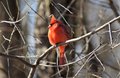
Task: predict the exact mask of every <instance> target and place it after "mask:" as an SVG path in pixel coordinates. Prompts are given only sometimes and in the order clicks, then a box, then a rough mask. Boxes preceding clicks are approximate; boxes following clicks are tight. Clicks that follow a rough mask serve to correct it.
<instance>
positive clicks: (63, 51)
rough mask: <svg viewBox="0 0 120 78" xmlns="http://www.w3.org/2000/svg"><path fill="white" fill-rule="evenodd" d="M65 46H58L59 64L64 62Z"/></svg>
mask: <svg viewBox="0 0 120 78" xmlns="http://www.w3.org/2000/svg"><path fill="white" fill-rule="evenodd" d="M65 47H66V46H59V51H60V56H59V65H63V64H65V56H64V53H65Z"/></svg>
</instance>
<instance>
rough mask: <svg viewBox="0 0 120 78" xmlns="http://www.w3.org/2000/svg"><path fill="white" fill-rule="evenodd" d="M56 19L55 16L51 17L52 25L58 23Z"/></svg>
mask: <svg viewBox="0 0 120 78" xmlns="http://www.w3.org/2000/svg"><path fill="white" fill-rule="evenodd" d="M56 20H57V19H56V18H55V16H54V15H51V20H50V24H53V23H55V22H56Z"/></svg>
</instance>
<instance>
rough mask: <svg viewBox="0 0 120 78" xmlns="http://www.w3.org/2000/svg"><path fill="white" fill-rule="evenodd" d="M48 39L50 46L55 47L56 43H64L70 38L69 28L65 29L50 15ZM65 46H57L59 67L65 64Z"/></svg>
mask: <svg viewBox="0 0 120 78" xmlns="http://www.w3.org/2000/svg"><path fill="white" fill-rule="evenodd" d="M48 28H49V30H48V38H49V42H50V44H51V45H56V44H57V43H61V42H65V41H66V40H68V39H70V38H71V33H70V28H68V27H66V26H65V25H64V24H63V23H62V22H61V21H59V20H57V19H56V18H55V17H54V15H52V17H51V20H50V25H49V26H48ZM66 46H67V45H62V46H59V47H58V49H59V52H60V57H59V65H63V64H65V57H64V53H65V47H66Z"/></svg>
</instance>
